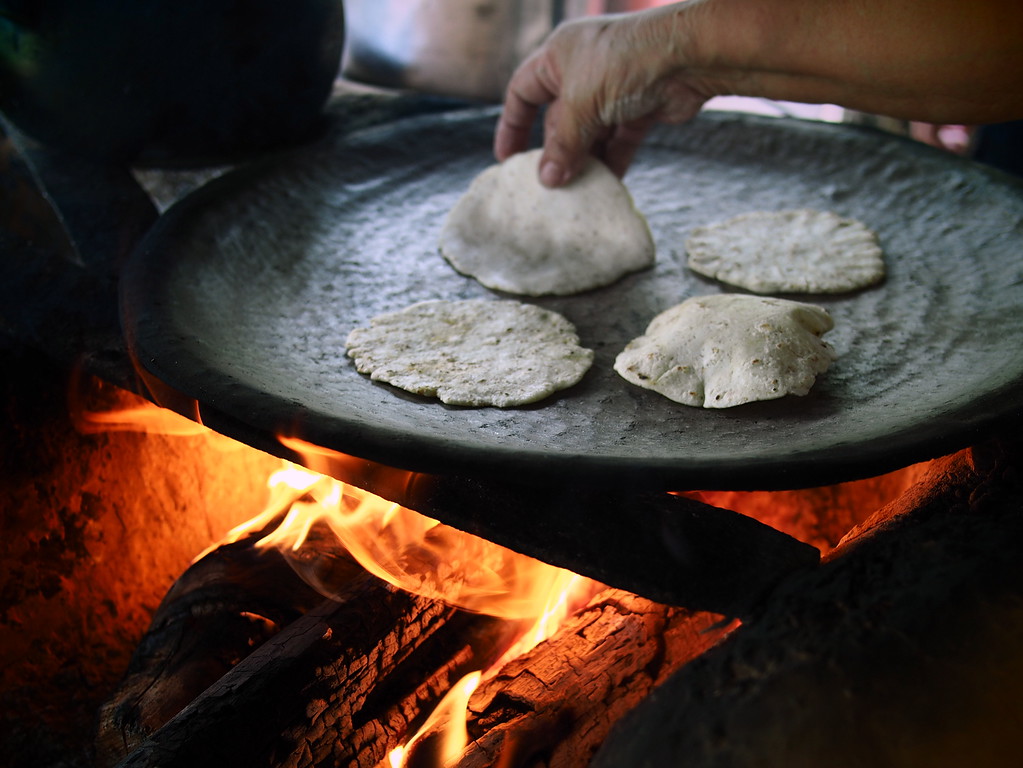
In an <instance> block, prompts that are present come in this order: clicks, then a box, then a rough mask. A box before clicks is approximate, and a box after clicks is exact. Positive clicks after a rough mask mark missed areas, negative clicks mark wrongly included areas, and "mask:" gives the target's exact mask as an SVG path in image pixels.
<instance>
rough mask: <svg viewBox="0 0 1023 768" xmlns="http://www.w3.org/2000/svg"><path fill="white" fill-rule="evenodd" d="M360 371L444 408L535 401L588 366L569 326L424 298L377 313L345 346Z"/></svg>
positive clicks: (525, 312) (533, 312)
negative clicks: (448, 405) (408, 304)
mask: <svg viewBox="0 0 1023 768" xmlns="http://www.w3.org/2000/svg"><path fill="white" fill-rule="evenodd" d="M345 344H346V346H347V348H348V356H349V357H351V358H352V359H353V360H354V361H355V367H356V369H357V370H358V371H359V373H365V374H369V377H370V378H371V379H372V380H373V381H383V382H387V383H388V384H391V385H393V386H395V387H399V388H401V389H404V390H407V391H408V392H413V393H415V394H417V395H426V396H428V397H436V398H438V399H440V400H441V402H444V403H448V404H450V405H466V406H486V405H495V406H497V407H499V408H506V407H508V406H514V405H523V404H525V403H532V402H536V401H537V400H541V399H543V398H545V397H547V396H548V395H550V394H552V393H554V392H556V391H558V390H560V389H564V388H566V387H570V386H572V385H573V384H575V383H576V382H578V381H579V380H580V379H581V378H582V377H583V374H585V373H586V371H587V370H588V369H589V367H590V366H591V365H592V363H593V351H592V350H589V349H585V348H583V347H581V346H580V345H579V337H578V335H577V334H576V331H575V326H573V325H572V324H571V323H570V322H569V321H568V320H566V319H565V318H564V317H562V316H561V315H559V314H558V313H556V312H552V311H550V310H547V309H542V308H540V307H536V306H533V305H531V304H523V303H520V302H517V301H510V300H507V301H494V300H487V299H467V300H464V301H425V302H420V303H418V304H413V305H411V306H409V307H407V308H405V309H402V310H399V311H397V312H389V313H385V314H381V315H378V316H376V317H374V318H372V320H371V321H370V326H369V327H368V328H356V329H354V330H353V331H352V332H351V333H349V334H348V338H347V340H346V342H345Z"/></svg>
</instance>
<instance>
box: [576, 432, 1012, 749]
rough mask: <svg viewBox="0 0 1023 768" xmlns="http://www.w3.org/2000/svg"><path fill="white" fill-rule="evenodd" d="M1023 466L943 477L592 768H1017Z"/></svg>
mask: <svg viewBox="0 0 1023 768" xmlns="http://www.w3.org/2000/svg"><path fill="white" fill-rule="evenodd" d="M1021 456H1023V452H1021V451H1020V449H1019V447H1018V446H1016V447H1014V448H1013V449H1012V450H1010V451H1007V452H1006V451H1002V450H1001V449H996V450H992V447H991V446H986V447H985V448H984V450H981V451H978V450H976V449H975V450H974V451H972V453H971V452H969V451H965V452H963V453H961V454H958V455H956V456H955V457H952V458H951V459H949V460H947V461H945V462H943V463H941V464H936V465H935V468H934V470H933V471H932V474H931V475H930V477H929V478H927V480H926V481H925V482H922V483H920V484H919V485H918V486H916V487H915V488H914V489H911V490H910V491H908V492H907V493H906V494H904V495H903V496H902V497H900V499H898V500H897V501H895V502H893V503H892V504H891V505H889V506H888V507H887V508H885V509H883V510H880V511H879V512H878V513H877V514H876V515H875V516H874V518H873V519H872V520H870V521H867V522H866V523H865V524H863V525H862V526H860V528H859V529H858V530H856V531H854V532H853V533H851V534H850V535H849V536H848V537H847V538H846V540H845V541H844V542H843V543H842V544H841V545H840V546H839V547H838V548H837V549H836V550H835V551H834V552H833V553H832V554H831V555H830V556H829V557H828V558H827V561H826V562H825V563H824V565H822V566H821V568H820V569H819V570H818V571H815V572H804V573H803V574H799V575H798V576H794V577H793V578H792V579H791V580H789V581H788V582H786V583H785V584H784V585H783V586H782V587H781V588H779V590H778V591H776V592H775V594H774V596H773V598H772V600H771V601H770V602H769V603H767V604H765V605H764V609H763V611H762V612H761V613H760V614H759V615H758V616H756V617H754V618H751V619H749V620H747V621H745V622H744V623H743V626H742V627H741V628H740V629H738V630H737V631H736V632H734V633H733V634H732V635H731V637H730V638H729V639H728V640H727V641H726V642H723V643H722V644H720V645H719V646H717V647H716V648H714V649H711V650H710V651H708V653H706V654H705V655H704V656H702V657H701V658H699V659H697V660H695V661H694V662H693V663H692V664H690V665H688V666H687V667H686V668H685V669H684V670H683V671H682V672H680V673H678V674H676V675H674V676H672V677H671V678H669V680H668V681H666V682H665V683H664V685H662V686H660V687H659V688H658V689H657V690H656V691H655V692H654V693H653V694H652V695H651V696H650V697H649V698H648V699H646V700H645V701H644V702H643V703H642V704H640V706H639V707H637V708H636V709H635V710H633V712H632V713H630V715H629V716H627V717H626V718H625V719H624V720H623V721H622V722H620V723H619V724H618V725H617V726H616V728H615V729H614V731H613V732H612V734H611V736H610V737H609V739H608V740H607V742H606V743H605V745H604V747H603V748H602V749H601V751H600V753H599V754H598V755H597V757H596V759H595V761H594V763H593V765H594V766H599V767H600V768H604V767H605V766H606V767H607V768H619V766H624V765H640V764H642V765H677V764H682V763H684V764H685V765H687V766H693V768H699V767H701V766H750V765H757V766H785V767H786V768H792V767H793V766H819V765H828V766H836V767H843V766H863V765H885V766H918V765H929V766H958V765H987V766H993V765H1015V764H1016V763H1017V762H1018V761H1019V749H1020V737H1019V724H1018V714H1019V712H1020V709H1021V706H1023V696H1021V694H1020V691H1021V690H1023V657H1021V654H1020V648H1021V641H1023V609H1021V605H1023V568H1021V566H1020V559H1019V547H1018V545H1017V543H1018V542H1019V541H1020V540H1021V539H1023V515H1021V514H1020V510H1021V508H1023V482H1021V479H1020V476H1019V467H1020V458H1021Z"/></svg>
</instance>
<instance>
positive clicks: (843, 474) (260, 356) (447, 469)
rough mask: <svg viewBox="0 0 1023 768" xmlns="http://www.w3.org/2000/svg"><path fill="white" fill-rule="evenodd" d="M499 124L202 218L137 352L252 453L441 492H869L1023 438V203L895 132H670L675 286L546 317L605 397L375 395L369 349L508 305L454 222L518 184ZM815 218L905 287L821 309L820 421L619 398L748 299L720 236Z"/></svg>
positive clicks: (227, 186) (781, 127)
mask: <svg viewBox="0 0 1023 768" xmlns="http://www.w3.org/2000/svg"><path fill="white" fill-rule="evenodd" d="M495 119H496V115H495V113H494V112H493V111H491V110H469V111H464V112H463V111H459V112H457V113H453V114H442V115H430V116H425V117H422V118H412V119H406V120H403V121H400V122H397V123H394V124H391V125H389V126H385V127H380V128H374V129H370V130H366V131H363V132H360V133H357V134H354V135H352V134H349V135H347V136H344V135H341V134H338V135H337V136H336V137H334V138H328V139H327V140H326V141H324V142H321V143H320V144H318V145H315V146H313V147H310V148H305V149H302V150H300V151H298V152H296V153H294V154H290V155H287V156H284V157H280V158H277V159H275V160H273V161H271V162H269V163H266V164H263V165H259V166H249V167H246V168H243V169H240V170H238V171H235V172H233V173H230V174H228V175H226V176H224V177H222V178H221V179H218V180H217V181H215V182H213V183H211V184H209V185H207V186H206V187H205V188H203V189H202V190H200V191H199V192H197V193H195V194H193V195H192V196H190V197H189V198H187V199H186V200H184V201H183V202H182V203H180V204H178V205H177V206H176V207H175V208H173V209H172V210H171V211H170V212H168V213H167V214H165V215H164V216H163V217H162V219H161V221H160V222H158V224H157V225H156V226H155V227H154V229H153V230H152V231H151V233H150V235H149V236H148V237H147V239H146V240H145V241H144V243H143V244H142V246H141V247H140V249H139V250H138V251H137V252H136V253H135V254H134V256H133V258H132V259H131V261H130V263H129V264H128V266H127V269H126V270H125V272H124V275H123V278H122V296H121V298H122V314H123V322H124V325H125V330H126V333H127V336H128V338H129V341H130V345H131V348H132V351H133V353H134V355H135V356H136V357H137V359H138V362H139V363H140V364H141V366H142V367H143V369H144V370H145V371H146V373H147V375H148V376H149V377H150V378H151V379H153V380H154V381H157V382H159V388H160V389H161V390H163V391H166V392H173V393H174V394H175V396H177V395H180V396H181V397H182V399H181V402H184V401H185V400H195V401H197V402H198V406H199V409H200V412H201V413H202V414H203V417H204V420H206V421H207V423H211V424H214V425H217V426H218V428H220V429H221V430H223V431H227V432H228V433H234V434H235V435H238V436H242V437H243V438H245V439H247V440H249V442H258V439H256V440H254V439H253V438H254V437H255V438H259V439H263V440H264V441H265V442H269V441H272V440H273V439H274V436H275V435H278V434H286V435H291V436H299V437H302V438H304V439H305V440H308V441H310V442H313V443H316V444H318V445H321V446H325V447H327V448H330V449H334V450H336V451H340V452H343V453H345V454H350V455H353V456H356V457H360V458H362V459H366V460H369V461H370V462H376V463H380V464H384V465H388V466H391V467H397V468H402V469H408V470H414V471H417V472H424V473H435V474H444V473H451V472H454V473H457V474H459V475H462V476H467V477H473V478H496V479H502V478H504V479H506V478H512V477H514V478H516V482H522V483H538V484H541V485H548V484H558V485H562V486H566V487H572V486H581V485H592V484H596V485H601V486H607V485H609V484H614V485H620V486H622V487H627V488H634V489H640V490H643V491H651V490H667V489H694V488H702V489H707V488H715V487H717V488H735V489H742V488H763V489H780V488H795V487H805V486H811V485H821V484H824V483H831V482H838V481H843V480H850V479H855V478H858V477H863V476H867V475H872V474H877V473H880V472H883V471H887V470H891V469H895V468H898V467H901V466H904V465H907V464H909V463H912V462H915V461H918V460H923V459H927V458H931V457H934V456H937V455H941V454H943V453H947V452H950V451H952V450H954V449H957V448H959V447H962V446H965V445H968V444H971V443H973V442H975V441H976V440H978V439H979V438H980V437H981V436H983V435H985V434H987V433H988V432H990V431H991V430H992V429H994V428H998V427H1000V426H1003V425H1004V424H1005V423H1006V421H1007V420H1008V419H1015V418H1016V417H1017V416H1018V414H1020V412H1021V406H1023V386H1021V375H1023V345H1021V344H1020V340H1021V339H1023V189H1021V186H1020V185H1019V184H1017V183H1016V182H1014V181H1012V180H1010V179H1009V178H1008V177H1006V176H1003V175H1000V174H998V173H996V172H992V171H988V170H985V169H983V168H982V167H979V166H977V165H974V164H971V163H969V162H967V161H963V160H960V159H958V158H955V157H952V156H949V155H946V154H944V153H940V152H938V151H936V150H932V149H930V148H927V147H923V146H919V145H917V144H914V143H912V142H909V141H904V140H901V139H898V138H895V137H891V136H888V135H884V134H880V133H877V132H873V131H870V130H863V129H858V128H853V127H849V126H836V125H828V124H819V123H808V122H803V121H796V120H788V119H776V118H761V117H757V116H750V115H738V114H732V113H713V112H710V113H705V114H703V115H701V116H700V117H699V118H697V119H696V120H695V121H693V122H692V123H690V124H687V125H685V126H676V127H664V128H662V129H659V130H657V131H655V132H654V134H653V135H652V136H651V137H650V138H649V140H648V141H647V142H646V144H645V145H644V147H643V149H642V150H641V152H640V154H639V156H638V158H637V160H636V162H635V164H634V166H633V167H632V169H631V170H630V171H629V174H628V176H627V177H626V182H627V184H628V186H629V188H630V190H631V192H632V194H633V196H634V198H635V200H636V204H637V206H638V207H639V209H640V210H642V211H643V212H644V213H645V214H646V216H647V218H648V220H649V222H650V226H651V228H652V231H653V233H654V237H655V240H656V244H657V249H658V260H657V266H656V267H655V268H653V269H652V270H649V271H646V272H642V273H638V274H635V275H632V276H629V277H627V278H625V279H624V280H622V281H621V282H619V283H617V284H615V285H613V286H610V287H608V288H605V289H600V290H596V291H592V292H589V293H586V294H583V295H578V296H572V297H565V298H550V299H538V300H533V301H535V302H536V303H538V304H540V305H542V306H545V307H549V308H551V309H554V310H557V311H559V312H561V313H562V314H564V315H565V316H566V317H568V318H569V319H570V320H571V321H572V322H573V323H575V324H576V326H577V327H578V330H579V334H580V337H581V339H582V342H583V344H584V345H587V346H589V347H591V348H593V349H594V350H595V351H596V360H595V364H594V366H593V368H592V369H591V371H590V372H589V373H588V374H587V375H586V377H585V378H584V379H583V381H582V382H581V383H580V384H578V385H577V386H575V387H573V388H571V389H568V390H566V391H564V392H562V393H560V394H558V395H556V396H554V397H551V398H549V399H547V400H545V401H542V402H540V403H538V404H536V405H533V406H529V407H520V408H512V409H506V410H502V409H497V408H478V409H471V408H460V407H448V406H445V405H442V404H440V403H439V402H437V401H433V400H430V399H426V398H421V397H417V396H414V395H410V394H407V393H404V392H401V391H399V390H396V389H393V388H391V387H389V386H388V385H385V384H377V383H374V382H371V381H370V380H369V379H368V378H367V377H365V376H362V375H360V374H359V373H357V372H356V370H355V368H354V367H353V365H352V363H351V362H350V361H349V360H348V359H347V358H346V356H345V353H344V350H345V348H344V342H345V337H346V336H347V334H348V332H349V331H350V330H351V329H352V328H354V327H356V326H359V325H363V324H365V323H367V322H368V321H369V319H370V318H371V317H372V316H373V315H375V314H377V313H380V312H384V311H390V310H395V309H399V308H401V307H404V306H406V305H408V304H411V303H412V302H416V301H422V300H426V299H438V298H439V299H463V298H471V297H490V298H493V299H495V300H496V299H503V298H507V297H505V296H501V295H497V294H495V293H493V292H491V291H489V290H487V289H486V288H483V287H482V286H480V285H479V284H478V283H476V282H475V281H474V280H472V279H470V278H467V277H464V276H462V275H459V274H457V273H456V272H454V271H453V270H452V269H451V267H450V266H449V265H448V264H447V263H446V262H445V260H444V259H443V258H442V257H441V256H440V255H439V253H438V250H437V242H438V234H439V231H440V228H441V225H442V223H443V220H444V217H445V215H446V214H447V212H448V210H450V208H451V207H452V206H453V205H454V203H455V201H456V200H457V199H458V197H459V196H460V195H461V194H462V193H463V192H464V191H465V190H466V188H467V187H468V185H469V183H470V181H471V180H472V178H473V177H474V176H475V175H476V174H477V173H479V172H480V171H481V170H482V169H483V168H485V167H486V166H487V165H489V164H490V163H492V162H493V160H492V155H491V141H492V136H493V129H494V124H495ZM790 207H812V208H819V209H828V210H832V211H835V212H837V213H839V214H842V215H845V216H852V217H856V218H858V219H860V220H862V221H864V222H865V223H866V224H867V225H868V226H870V227H871V228H873V229H874V230H875V231H876V232H877V233H878V234H879V237H880V240H881V243H882V245H883V247H884V249H885V253H886V260H887V265H888V276H887V279H886V281H885V282H884V283H883V284H881V285H880V286H877V287H874V288H871V289H868V290H864V291H861V292H858V293H855V294H850V295H841V296H819V295H815V296H809V297H801V298H804V299H805V300H810V301H814V302H816V303H819V304H821V305H823V306H825V307H826V308H827V309H828V310H829V311H830V312H831V314H832V315H833V317H834V319H835V326H836V327H835V330H834V331H832V332H830V333H829V334H828V336H827V337H826V338H828V339H829V340H830V341H831V342H832V343H833V345H834V346H835V347H836V349H837V350H838V353H839V359H838V361H837V362H836V363H835V364H834V365H833V366H832V368H831V369H830V370H829V371H828V372H827V373H826V374H825V375H823V376H822V377H820V378H819V379H818V382H817V384H816V385H815V387H814V388H813V390H812V391H811V393H810V394H809V395H807V396H806V397H787V398H784V399H781V400H775V401H770V402H763V403H756V404H750V405H745V406H740V407H737V408H732V409H728V410H704V409H697V408H691V407H686V406H682V405H678V404H676V403H673V402H671V401H669V400H667V399H665V398H663V397H662V396H660V395H658V394H655V393H653V392H650V391H646V390H642V389H639V388H637V387H635V386H633V385H631V384H629V383H627V382H625V381H624V380H623V379H621V378H620V377H619V376H618V375H617V374H615V373H614V371H613V370H612V363H613V361H614V358H615V356H616V355H617V353H618V352H619V351H620V350H621V348H622V347H623V346H624V345H625V344H626V342H628V341H629V340H630V339H632V338H633V337H635V336H636V335H638V334H640V333H641V332H642V331H643V330H644V328H645V327H646V325H647V323H648V322H649V321H650V320H651V318H653V317H654V315H656V314H657V313H658V312H660V311H662V310H664V309H667V308H668V307H670V306H672V305H673V304H675V303H677V302H679V301H682V300H683V299H685V298H687V297H690V296H694V295H699V294H710V293H718V292H721V291H729V290H735V289H730V288H729V287H727V286H724V285H721V284H718V283H715V282H713V281H709V280H706V279H703V278H701V277H699V276H697V275H695V274H693V273H691V272H689V271H688V270H687V269H686V267H685V253H684V242H685V239H686V236H687V234H688V232H689V231H690V229H691V228H692V227H693V226H694V225H697V224H704V223H707V222H710V221H714V220H718V219H722V218H725V217H728V216H732V215H735V214H738V213H742V212H745V211H750V210H756V209H782V208H790ZM173 399H174V398H168V401H171V400H173Z"/></svg>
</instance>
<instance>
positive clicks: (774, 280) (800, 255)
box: [686, 209, 885, 293]
mask: <svg viewBox="0 0 1023 768" xmlns="http://www.w3.org/2000/svg"><path fill="white" fill-rule="evenodd" d="M686 251H687V252H688V255H689V268H690V269H692V270H693V271H694V272H698V273H700V274H701V275H705V276H707V277H710V278H714V279H716V280H720V281H721V282H724V283H728V284H729V285H734V286H738V287H740V288H745V289H747V290H749V291H753V292H754V293H844V292H847V291H854V290H858V289H861V288H866V287H868V286H871V285H874V284H875V283H878V282H880V281H881V279H882V278H883V277H884V273H885V267H884V259H883V255H882V251H881V246H880V245H878V242H877V237H876V235H875V234H874V233H873V232H872V231H871V230H869V229H868V228H867V227H866V226H865V225H864V224H863V223H862V222H859V221H857V220H855V219H847V218H842V217H841V216H838V215H836V214H834V213H831V212H826V211H813V210H808V209H798V210H787V211H774V212H764V211H757V212H754V213H746V214H742V215H740V216H736V217H734V218H731V219H728V220H726V221H722V222H717V223H715V224H709V225H707V226H703V227H696V228H695V229H693V231H692V233H691V234H690V237H689V239H688V240H687V241H686Z"/></svg>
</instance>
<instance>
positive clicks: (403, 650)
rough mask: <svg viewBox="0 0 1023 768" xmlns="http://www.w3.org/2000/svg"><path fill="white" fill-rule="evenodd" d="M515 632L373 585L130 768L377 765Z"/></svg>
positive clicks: (262, 656)
mask: <svg viewBox="0 0 1023 768" xmlns="http://www.w3.org/2000/svg"><path fill="white" fill-rule="evenodd" d="M513 628H514V627H513V625H511V624H510V623H509V622H505V621H501V620H498V619H491V618H488V617H484V616H480V615H475V614H469V613H466V612H463V611H459V610H457V609H454V608H450V607H447V606H445V605H444V604H442V603H440V602H438V601H435V600H429V599H426V598H421V597H417V596H414V595H411V594H409V593H407V592H403V591H401V590H397V589H395V588H393V587H391V586H389V585H387V584H385V583H384V582H382V581H380V580H378V579H376V578H375V577H373V576H371V575H369V574H362V575H360V576H359V577H358V578H357V579H355V580H354V581H353V582H352V583H351V584H350V585H349V586H348V587H347V588H346V589H345V590H344V592H343V593H342V594H340V595H339V596H338V598H337V600H336V601H327V602H326V603H324V604H323V605H322V606H320V607H319V608H317V609H315V610H313V611H310V612H309V613H307V614H306V615H305V616H303V617H302V618H300V619H298V620H296V621H294V622H292V623H291V624H290V625H289V626H288V627H286V628H285V629H284V630H283V631H281V632H280V633H278V634H277V635H276V636H274V637H273V638H272V639H270V640H269V641H268V642H266V643H265V644H264V645H263V646H261V647H260V648H258V649H257V650H256V651H254V652H253V653H252V654H250V655H249V656H248V657H247V658H246V659H244V660H243V661H242V662H240V663H239V664H238V665H237V666H235V667H234V668H233V669H232V670H231V671H230V672H228V673H227V674H226V675H224V677H222V678H221V679H220V680H219V681H217V682H216V683H215V684H214V685H212V686H211V687H210V688H209V689H207V690H206V691H205V692H204V693H203V694H202V695H200V696H199V697H198V698H197V699H196V700H195V701H193V702H192V703H191V704H190V705H189V706H188V707H186V708H185V709H184V710H182V711H181V712H180V713H179V714H178V715H177V716H176V717H175V718H174V719H172V720H171V721H170V722H168V723H167V724H166V725H165V726H164V727H163V728H161V729H160V730H159V731H157V732H156V733H155V734H154V735H153V736H152V737H151V738H150V739H149V740H147V741H146V742H144V743H143V744H142V745H141V746H140V747H139V748H138V749H137V750H136V751H135V752H134V753H132V754H131V755H130V756H129V757H128V758H127V759H126V760H125V761H123V762H122V763H121V766H122V768H142V767H143V766H150V767H154V768H155V766H160V768H175V767H176V766H181V768H201V766H211V767H212V766H223V765H274V766H290V767H292V768H304V767H305V766H312V765H322V764H330V765H355V766H367V767H368V766H375V765H377V764H378V763H379V762H380V761H381V760H383V759H384V758H385V757H386V754H387V752H388V751H389V750H390V749H391V748H393V747H394V746H396V745H397V744H398V742H399V740H400V739H401V738H402V737H403V736H404V735H405V732H406V731H407V730H408V729H409V726H410V724H412V723H413V722H414V721H415V719H416V718H417V717H418V716H419V715H420V713H422V712H424V711H427V712H428V711H429V710H430V709H432V707H433V706H434V705H435V704H436V702H437V701H438V700H439V699H440V697H441V696H442V695H443V694H444V692H445V691H446V690H447V689H448V688H449V687H450V686H451V685H452V684H453V683H454V681H455V680H457V679H458V678H459V677H461V676H462V675H463V674H465V673H466V672H468V671H470V670H472V669H476V668H479V667H480V666H485V665H487V664H489V663H492V662H493V660H494V654H495V653H497V652H499V651H500V650H501V649H502V648H504V647H506V646H507V644H508V643H509V642H510V638H509V634H510V633H511V631H512V629H513Z"/></svg>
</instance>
